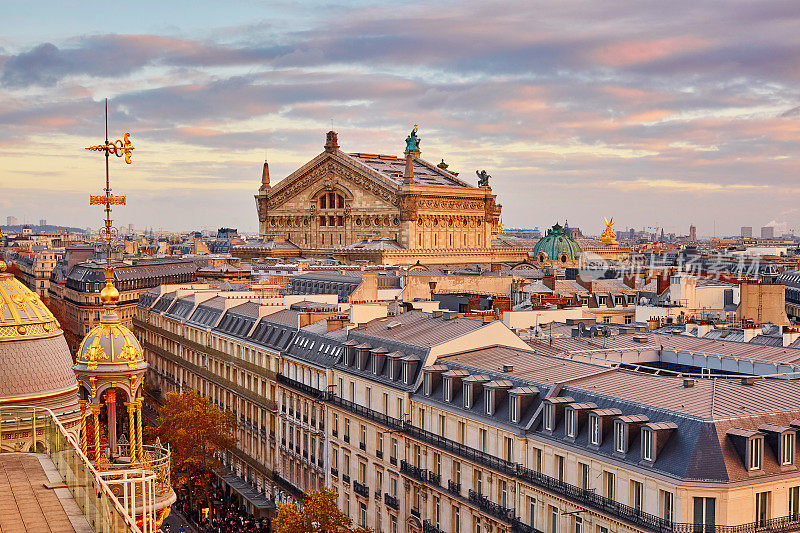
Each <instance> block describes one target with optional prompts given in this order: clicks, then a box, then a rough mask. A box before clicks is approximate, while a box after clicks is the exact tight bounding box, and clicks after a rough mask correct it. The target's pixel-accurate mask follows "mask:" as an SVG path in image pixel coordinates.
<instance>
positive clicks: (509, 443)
mask: <svg viewBox="0 0 800 533" xmlns="http://www.w3.org/2000/svg"><path fill="white" fill-rule="evenodd" d="M505 452H506V454H505V455H506V456H505V460H506V461H508V462H510V463H513V462H514V439H512V438H511V437H505Z"/></svg>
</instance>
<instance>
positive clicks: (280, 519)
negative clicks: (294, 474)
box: [272, 487, 372, 533]
mask: <svg viewBox="0 0 800 533" xmlns="http://www.w3.org/2000/svg"><path fill="white" fill-rule="evenodd" d="M272 528H273V530H274V531H275V533H368V532H370V531H372V530H370V529H364V528H361V527H353V525H352V520H350V517H349V516H347V515H346V514H344V513H343V512H342V511H341V510H340V509H339V507H337V505H336V491H335V490H333V489H331V488H327V487H323V488H321V489H320V490H317V491H314V492H310V493H308V494H306V496H305V497H304V498H303V504H302V506H301V505H298V504H297V503H285V504H283V505H281V506H280V507H279V508H278V516H277V518H275V519H274V520H273V521H272Z"/></svg>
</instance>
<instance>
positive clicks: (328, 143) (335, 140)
mask: <svg viewBox="0 0 800 533" xmlns="http://www.w3.org/2000/svg"><path fill="white" fill-rule="evenodd" d="M338 149H339V136H338V135H337V134H336V132H335V131H333V130H331V131H329V132H328V135H327V137H326V138H325V151H326V152H328V153H333V152H335V151H336V150H338Z"/></svg>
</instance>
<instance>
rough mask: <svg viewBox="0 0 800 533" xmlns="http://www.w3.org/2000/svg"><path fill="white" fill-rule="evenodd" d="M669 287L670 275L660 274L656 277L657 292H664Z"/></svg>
mask: <svg viewBox="0 0 800 533" xmlns="http://www.w3.org/2000/svg"><path fill="white" fill-rule="evenodd" d="M667 289H669V275H668V274H666V273H664V274H659V275H658V277H657V278H656V293H657V294H664V291H665V290H667Z"/></svg>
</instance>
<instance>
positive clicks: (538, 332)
mask: <svg viewBox="0 0 800 533" xmlns="http://www.w3.org/2000/svg"><path fill="white" fill-rule="evenodd" d="M533 336H534V337H541V336H542V326H536V327H535V328H533Z"/></svg>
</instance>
